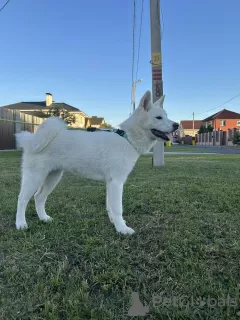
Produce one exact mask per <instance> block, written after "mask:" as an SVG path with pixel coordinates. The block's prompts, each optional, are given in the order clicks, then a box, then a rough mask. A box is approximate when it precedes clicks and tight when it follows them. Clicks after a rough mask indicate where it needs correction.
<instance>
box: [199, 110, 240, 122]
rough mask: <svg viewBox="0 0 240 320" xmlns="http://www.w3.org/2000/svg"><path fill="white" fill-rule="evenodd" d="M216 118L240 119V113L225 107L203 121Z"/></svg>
mask: <svg viewBox="0 0 240 320" xmlns="http://www.w3.org/2000/svg"><path fill="white" fill-rule="evenodd" d="M214 119H223V120H225V119H240V113H237V112H233V111H230V110H227V109H223V110H221V111H219V112H217V113H214V114H213V115H211V116H210V117H207V118H206V119H204V120H203V121H204V122H206V121H211V120H214Z"/></svg>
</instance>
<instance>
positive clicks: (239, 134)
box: [232, 131, 240, 146]
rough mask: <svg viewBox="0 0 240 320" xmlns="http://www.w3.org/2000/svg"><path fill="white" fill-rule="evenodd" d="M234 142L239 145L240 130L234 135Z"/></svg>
mask: <svg viewBox="0 0 240 320" xmlns="http://www.w3.org/2000/svg"><path fill="white" fill-rule="evenodd" d="M232 142H233V145H235V144H236V145H237V146H239V145H240V132H239V131H236V132H235V133H234V135H233V139H232Z"/></svg>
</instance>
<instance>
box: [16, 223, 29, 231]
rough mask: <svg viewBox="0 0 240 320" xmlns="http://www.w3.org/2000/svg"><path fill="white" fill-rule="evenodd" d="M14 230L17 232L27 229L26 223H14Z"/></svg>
mask: <svg viewBox="0 0 240 320" xmlns="http://www.w3.org/2000/svg"><path fill="white" fill-rule="evenodd" d="M16 228H17V230H24V229H27V228H28V225H27V222H25V221H23V222H22V221H17V222H16Z"/></svg>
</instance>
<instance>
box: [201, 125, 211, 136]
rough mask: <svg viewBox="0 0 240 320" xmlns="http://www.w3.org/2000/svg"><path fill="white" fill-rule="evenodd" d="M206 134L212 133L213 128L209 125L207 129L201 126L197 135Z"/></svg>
mask: <svg viewBox="0 0 240 320" xmlns="http://www.w3.org/2000/svg"><path fill="white" fill-rule="evenodd" d="M206 132H213V127H212V125H211V124H209V125H208V126H207V128H206V127H205V126H204V125H203V124H201V126H200V128H199V131H198V134H201V133H206Z"/></svg>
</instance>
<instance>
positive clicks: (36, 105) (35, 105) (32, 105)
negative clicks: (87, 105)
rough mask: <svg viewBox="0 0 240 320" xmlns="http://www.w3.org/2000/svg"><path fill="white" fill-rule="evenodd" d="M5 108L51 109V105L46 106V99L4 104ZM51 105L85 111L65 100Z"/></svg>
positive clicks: (73, 110) (72, 110)
mask: <svg viewBox="0 0 240 320" xmlns="http://www.w3.org/2000/svg"><path fill="white" fill-rule="evenodd" d="M2 107H3V108H7V109H11V110H24V111H25V110H26V111H27V110H43V109H49V107H46V101H36V102H18V103H13V104H9V105H6V106H2ZM50 107H58V108H61V109H65V110H67V111H71V112H81V113H84V112H83V111H81V110H79V109H77V108H75V107H73V106H70V105H69V104H66V103H64V102H59V103H55V102H54V103H52V104H51V106H50Z"/></svg>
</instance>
